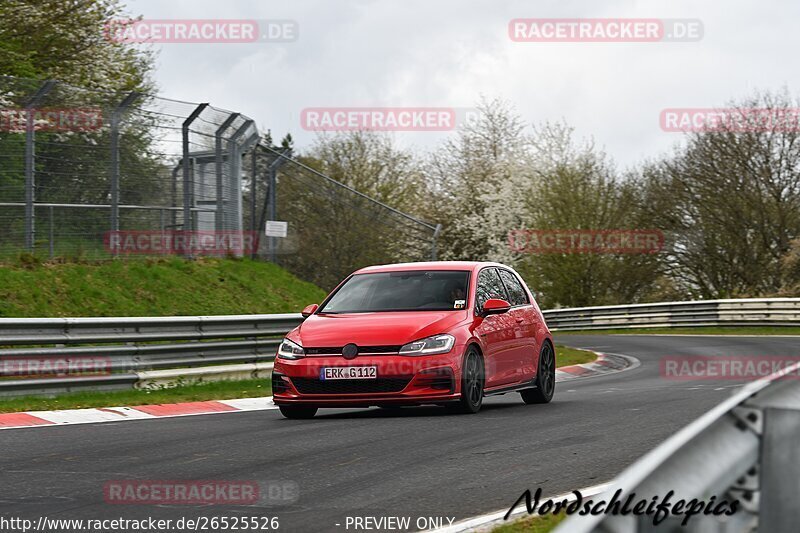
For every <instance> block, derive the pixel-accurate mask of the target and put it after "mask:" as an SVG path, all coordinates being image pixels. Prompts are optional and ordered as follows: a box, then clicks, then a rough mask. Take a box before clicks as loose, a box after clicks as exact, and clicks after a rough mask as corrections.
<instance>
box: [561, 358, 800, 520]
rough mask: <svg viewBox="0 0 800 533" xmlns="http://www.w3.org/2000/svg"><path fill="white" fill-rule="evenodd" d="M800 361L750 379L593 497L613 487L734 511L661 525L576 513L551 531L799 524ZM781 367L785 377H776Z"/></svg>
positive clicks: (609, 493) (610, 492)
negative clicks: (734, 506) (732, 505)
mask: <svg viewBox="0 0 800 533" xmlns="http://www.w3.org/2000/svg"><path fill="white" fill-rule="evenodd" d="M798 370H800V363H796V364H794V365H792V366H791V367H787V368H785V369H784V371H783V372H782V373H778V374H773V375H772V376H770V377H767V378H764V379H762V380H759V381H756V382H753V383H750V384H748V385H746V386H745V387H743V388H742V389H740V390H739V391H738V392H737V393H736V394H735V395H734V396H733V397H731V398H730V399H728V400H727V401H725V402H723V403H722V404H720V405H718V406H717V407H715V408H714V409H712V410H711V411H709V412H708V413H706V414H705V415H703V416H702V417H700V418H699V419H698V420H696V421H695V422H693V423H692V424H690V425H689V426H687V427H686V428H684V429H683V430H681V431H680V432H678V433H676V434H675V435H674V436H672V437H671V438H669V439H668V440H667V441H665V442H664V443H663V444H661V445H660V446H658V447H657V448H655V449H654V450H653V451H651V452H650V453H648V454H647V455H645V456H644V457H642V458H641V459H640V460H639V461H637V462H636V463H634V464H633V465H632V466H630V467H629V468H628V469H627V470H625V471H624V472H623V473H622V474H621V475H620V476H619V477H618V478H617V479H615V480H614V481H612V482H611V483H610V484H609V488H608V489H606V491H605V492H604V493H602V494H600V495H598V496H594V497H592V500H593V501H594V502H599V501H601V500H605V501H606V502H608V501H609V500H610V499H611V497H612V496H613V494H614V493H615V492H616V491H617V490H621V491H622V494H621V496H620V497H619V501H625V499H626V498H627V497H628V495H630V494H634V493H635V495H636V496H635V500H636V501H638V500H639V499H651V498H653V497H654V496H659V497H664V496H665V495H666V494H667V492H668V491H674V495H673V497H672V498H671V503H672V504H673V505H674V504H675V503H676V502H677V501H679V500H684V501H686V502H689V501H690V500H692V499H693V498H697V499H698V500H704V501H706V502H708V501H709V500H710V499H711V498H712V497H716V500H715V501H716V502H720V501H721V500H722V499H727V501H728V502H732V501H733V500H734V499H738V500H739V502H740V504H741V506H740V508H739V510H738V511H737V512H735V513H734V514H733V515H731V516H714V515H713V514H710V515H709V514H705V512H703V513H702V514H697V515H695V516H693V517H691V519H689V520H688V521H687V524H686V525H685V526H681V525H680V522H681V521H682V520H683V519H684V516H682V515H681V516H671V517H669V518H667V519H666V520H664V522H661V523H660V524H659V525H658V526H656V525H654V523H653V515H650V516H647V515H641V516H634V515H632V514H628V515H627V516H622V515H612V514H607V515H606V514H599V515H596V516H592V515H587V516H579V515H573V516H572V517H571V518H569V519H567V520H566V521H565V522H563V523H562V525H561V526H560V527H559V528H558V529H556V533H589V532H598V533H599V532H603V533H634V532H637V533H639V532H647V531H682V532H684V531H685V532H687V533H692V532H701V531H702V532H712V531H714V532H716V531H719V532H722V531H724V532H739V531H742V532H749V531H755V530H756V529H757V530H758V531H764V532H768V533H772V532H784V531H797V528H798V524H800V506H799V505H797V500H796V498H797V496H798V482H799V481H798V480H800V444H798V443H800V381H799V380H798V377H799V376H798ZM784 374H786V375H787V377H786V378H783V379H781V376H782V375H784Z"/></svg>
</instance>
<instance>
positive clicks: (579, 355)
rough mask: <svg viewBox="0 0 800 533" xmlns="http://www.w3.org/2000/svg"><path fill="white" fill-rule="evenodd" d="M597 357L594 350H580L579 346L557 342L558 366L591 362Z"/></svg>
mask: <svg viewBox="0 0 800 533" xmlns="http://www.w3.org/2000/svg"><path fill="white" fill-rule="evenodd" d="M595 359H597V356H596V355H595V354H593V353H592V352H587V351H586V350H578V349H577V348H569V347H567V346H561V345H559V344H556V364H557V365H558V366H569V365H580V364H583V363H591V362H592V361H594V360H595Z"/></svg>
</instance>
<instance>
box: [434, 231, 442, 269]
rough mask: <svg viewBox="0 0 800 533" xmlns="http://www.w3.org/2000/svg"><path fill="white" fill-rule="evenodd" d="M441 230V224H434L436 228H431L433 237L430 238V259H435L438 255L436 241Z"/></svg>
mask: <svg viewBox="0 0 800 533" xmlns="http://www.w3.org/2000/svg"><path fill="white" fill-rule="evenodd" d="M441 231H442V225H441V224H436V229H434V230H433V239H431V261H436V256H437V255H438V250H437V247H436V244H437V243H436V241H437V240H438V239H439V233H441Z"/></svg>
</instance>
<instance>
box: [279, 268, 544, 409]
mask: <svg viewBox="0 0 800 533" xmlns="http://www.w3.org/2000/svg"><path fill="white" fill-rule="evenodd" d="M302 314H303V316H304V317H305V320H304V321H303V323H302V324H301V325H300V326H298V327H296V328H295V329H294V330H292V331H291V332H289V334H288V335H286V338H285V339H284V340H283V342H282V343H281V345H280V347H279V348H278V353H277V356H276V358H275V367H274V370H273V374H272V391H273V399H274V401H275V403H276V404H277V405H278V406H279V407H280V410H281V413H283V415H284V416H285V417H287V418H311V417H313V416H314V415H315V414H316V412H317V409H318V408H320V407H368V406H373V405H377V406H380V407H397V406H402V405H421V404H441V405H444V406H446V407H447V408H449V409H451V410H453V411H457V412H464V413H476V412H478V410H480V408H481V404H482V403H483V397H484V396H488V395H492V394H504V393H507V392H519V393H520V394H521V395H522V399H523V400H524V401H525V403H529V404H530V403H547V402H549V401H550V400H551V399H552V398H553V392H554V390H555V368H556V361H555V350H554V348H553V339H552V336H551V335H550V331H549V330H548V329H547V325H546V324H545V321H544V317H543V316H542V313H541V311H540V310H539V307H538V306H537V305H536V302H535V301H534V299H533V296H532V295H531V292H530V291H529V290H528V288H527V287H526V285H525V283H524V282H523V281H522V278H520V276H519V275H518V274H517V273H516V272H514V270H513V269H511V268H509V267H507V266H505V265H501V264H498V263H479V262H456V261H452V262H451V261H439V262H430V263H406V264H398V265H383V266H372V267H367V268H362V269H361V270H358V271H357V272H355V273H353V274H352V275H350V277H348V278H347V279H345V280H344V281H343V282H342V283H341V284H339V286H338V287H337V288H336V289H335V290H334V291H333V292H332V293H331V294H330V295H328V297H327V298H326V299H325V301H324V302H322V303H321V304H320V305H316V304H314V305H310V306H308V307H306V308H305V309H304V310H303V313H302Z"/></svg>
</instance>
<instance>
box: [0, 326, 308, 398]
mask: <svg viewBox="0 0 800 533" xmlns="http://www.w3.org/2000/svg"><path fill="white" fill-rule="evenodd" d="M301 320H302V318H301V316H300V315H299V314H276V315H229V316H182V317H152V318H150V317H148V318H131V317H112V318H0V346H2V348H0V396H19V395H24V394H48V393H49V394H53V393H58V392H66V391H74V390H86V389H102V390H107V389H119V388H131V387H135V386H137V384H138V383H139V382H140V381H142V380H143V379H144V377H143V375H144V374H146V373H147V372H151V371H154V370H159V369H176V368H182V369H186V368H197V367H205V368H206V369H207V371H206V372H205V374H209V375H212V374H216V371H215V370H214V367H213V366H210V365H219V364H225V365H228V366H229V367H231V364H246V365H252V364H257V363H264V362H267V361H272V360H273V359H274V356H275V351H276V348H277V346H278V343H279V342H280V340H281V338H282V337H283V335H285V334H286V333H287V332H288V331H290V330H291V329H292V328H294V327H295V326H297V325H298V324H299V323H300V322H301ZM89 358H102V361H103V362H104V364H105V365H106V369H107V372H103V373H101V375H81V374H80V373H74V374H70V375H59V376H53V375H52V372H51V370H52V367H51V366H48V367H44V366H42V365H39V364H37V362H40V361H44V362H46V361H50V362H53V361H58V362H59V363H60V364H61V365H63V366H66V365H68V364H69V363H71V362H73V363H74V362H79V361H83V360H86V359H89ZM233 366H235V365H233ZM40 367H41V368H40ZM20 368H22V369H27V370H26V371H23V372H22V373H23V374H26V377H24V378H19V377H18V376H19V374H20ZM242 368H244V367H242ZM231 372H233V373H234V374H237V375H240V374H241V372H237V371H236V369H235V368H232V369H231ZM37 373H40V374H41V375H37ZM162 373H164V372H162ZM166 373H167V374H168V373H169V372H166ZM180 373H181V372H180V371H177V372H174V373H173V374H174V375H175V376H176V377H177V376H178V375H180ZM187 373H189V372H187ZM193 374H195V375H203V372H202V371H200V372H193Z"/></svg>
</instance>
